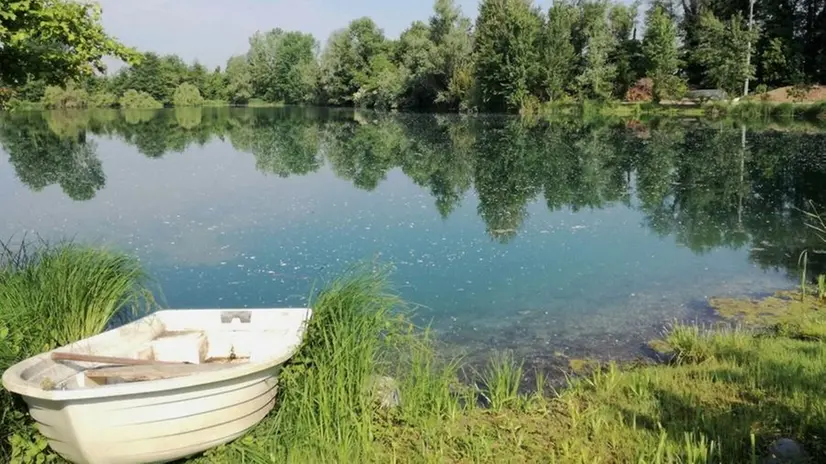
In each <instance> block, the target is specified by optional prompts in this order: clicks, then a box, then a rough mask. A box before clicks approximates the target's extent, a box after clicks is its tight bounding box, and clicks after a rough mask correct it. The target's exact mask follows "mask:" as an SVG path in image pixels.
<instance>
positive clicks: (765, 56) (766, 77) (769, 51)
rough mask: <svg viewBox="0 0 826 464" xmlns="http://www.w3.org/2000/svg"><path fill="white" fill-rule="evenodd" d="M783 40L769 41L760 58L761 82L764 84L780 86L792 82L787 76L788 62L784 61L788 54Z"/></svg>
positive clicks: (774, 39)
mask: <svg viewBox="0 0 826 464" xmlns="http://www.w3.org/2000/svg"><path fill="white" fill-rule="evenodd" d="M786 49H787V48H786V46H785V44H784V43H783V40H782V39H780V38H777V37H774V38H772V39H771V40H769V43H768V44H767V45H766V47H765V49H764V50H763V53H762V56H761V57H760V58H761V59H760V70H761V71H762V80H763V81H764V82H765V83H766V84H770V85H775V86H780V85H785V84H790V83H792V82H794V80H793V79H791V76H790V75H789V72H788V68H789V62H788V61H787V59H786V56H787V55H790V53H787V52H786Z"/></svg>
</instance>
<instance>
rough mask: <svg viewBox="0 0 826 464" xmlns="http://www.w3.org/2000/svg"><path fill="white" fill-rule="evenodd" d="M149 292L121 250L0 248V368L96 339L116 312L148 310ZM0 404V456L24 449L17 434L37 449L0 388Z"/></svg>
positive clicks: (20, 413)
mask: <svg viewBox="0 0 826 464" xmlns="http://www.w3.org/2000/svg"><path fill="white" fill-rule="evenodd" d="M151 288H152V281H151V280H150V279H149V277H148V275H147V274H146V272H145V271H144V270H143V268H142V266H141V264H140V262H139V261H138V260H137V259H135V258H132V257H130V256H127V255H125V254H122V253H117V252H113V251H109V250H105V249H101V248H90V247H85V246H81V245H78V244H74V243H69V242H61V243H57V244H49V243H46V242H44V241H39V242H35V243H32V242H27V241H26V240H23V241H21V242H20V243H18V244H16V245H14V246H12V245H11V244H9V243H0V371H4V370H5V369H6V368H8V367H9V366H10V365H12V364H14V363H15V362H17V361H20V360H22V359H25V358H27V357H29V356H32V355H35V354H38V353H40V352H43V351H47V350H50V349H53V348H56V347H58V346H62V345H65V344H68V343H71V342H75V341H77V340H80V339H83V338H86V337H90V336H93V335H96V334H98V333H100V332H102V331H103V330H104V329H105V328H106V327H107V325H108V324H109V323H110V322H111V321H113V319H114V318H116V317H117V316H119V315H124V316H127V317H129V316H134V315H136V314H135V313H137V312H145V311H149V310H151V308H152V307H153V305H154V298H153V296H152V291H151ZM0 407H1V408H2V411H1V412H0V440H1V441H2V443H0V458H7V459H11V458H12V457H13V455H19V454H21V453H22V454H25V453H26V452H27V451H31V448H29V449H28V450H21V449H20V448H21V447H23V448H26V443H25V440H23V439H21V438H20V437H27V438H28V439H31V440H33V441H34V443H33V444H31V446H34V447H35V449H40V448H45V442H44V441H42V439H41V438H38V437H37V435H35V434H33V432H32V426H31V425H30V423H29V421H28V419H27V415H26V414H25V409H24V408H23V407H22V404H20V401H19V399H17V398H13V397H12V395H10V394H9V393H8V392H6V391H5V390H0ZM38 440H39V441H38ZM12 441H14V443H16V447H15V446H12ZM18 457H19V456H18ZM0 460H3V462H8V461H7V460H5V459H0Z"/></svg>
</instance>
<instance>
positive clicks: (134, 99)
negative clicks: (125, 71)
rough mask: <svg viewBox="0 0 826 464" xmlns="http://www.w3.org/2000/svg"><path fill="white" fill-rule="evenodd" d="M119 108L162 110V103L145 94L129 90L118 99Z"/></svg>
mask: <svg viewBox="0 0 826 464" xmlns="http://www.w3.org/2000/svg"><path fill="white" fill-rule="evenodd" d="M120 106H121V108H126V109H155V108H163V103H161V102H159V101H158V100H155V99H154V98H152V95H149V94H148V93H146V92H139V91H137V90H135V89H129V90H127V91H126V92H125V93H124V94H123V96H122V97H120Z"/></svg>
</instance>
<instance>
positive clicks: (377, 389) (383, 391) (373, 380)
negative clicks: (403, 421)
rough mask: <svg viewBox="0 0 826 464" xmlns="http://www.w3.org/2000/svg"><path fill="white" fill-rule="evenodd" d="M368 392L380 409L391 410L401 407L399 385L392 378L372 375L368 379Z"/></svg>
mask: <svg viewBox="0 0 826 464" xmlns="http://www.w3.org/2000/svg"><path fill="white" fill-rule="evenodd" d="M370 391H371V393H372V395H373V401H375V402H376V404H377V405H378V406H379V408H381V409H393V408H397V407H399V406H401V405H402V394H401V390H400V389H399V383H398V382H397V381H396V379H394V378H393V377H387V376H383V375H373V376H371V377H370Z"/></svg>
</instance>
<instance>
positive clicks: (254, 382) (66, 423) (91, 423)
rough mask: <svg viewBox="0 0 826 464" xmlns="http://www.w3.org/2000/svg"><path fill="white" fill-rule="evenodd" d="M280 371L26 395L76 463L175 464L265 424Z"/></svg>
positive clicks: (53, 441)
mask: <svg viewBox="0 0 826 464" xmlns="http://www.w3.org/2000/svg"><path fill="white" fill-rule="evenodd" d="M278 370H279V367H274V368H272V369H268V370H266V371H262V372H258V373H254V374H250V375H246V376H244V377H240V378H236V379H230V380H224V381H220V382H216V383H214V384H209V385H199V386H196V387H188V388H180V389H176V390H172V391H157V392H152V393H146V394H140V393H137V394H134V395H126V396H123V397H113V398H105V399H100V400H94V399H86V400H76V401H71V400H69V401H49V400H43V399H38V398H32V397H25V396H24V397H23V399H24V400H25V401H26V403H27V404H28V406H29V411H30V413H31V416H32V418H33V419H34V420H35V421H36V423H37V427H38V429H39V430H40V432H41V433H42V434H43V435H44V436H45V437H46V438H47V439H48V441H49V445H50V447H51V448H52V449H53V450H54V451H55V452H57V453H58V454H60V455H61V456H62V457H63V458H65V459H67V460H69V461H71V462H75V463H87V464H140V463H149V462H169V461H174V460H176V459H180V458H183V457H186V456H191V455H193V454H197V453H200V452H202V451H205V450H207V449H210V448H213V447H215V446H218V445H222V444H224V443H228V442H230V441H232V440H234V439H236V438H238V437H239V436H241V435H243V434H244V433H245V432H247V431H248V430H249V429H250V428H252V427H253V426H255V425H256V424H258V423H259V422H260V421H261V420H262V419H263V418H264V417H265V416H266V415H267V413H269V412H270V410H272V408H273V406H274V404H275V397H276V392H277V389H278V378H277V374H278Z"/></svg>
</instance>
